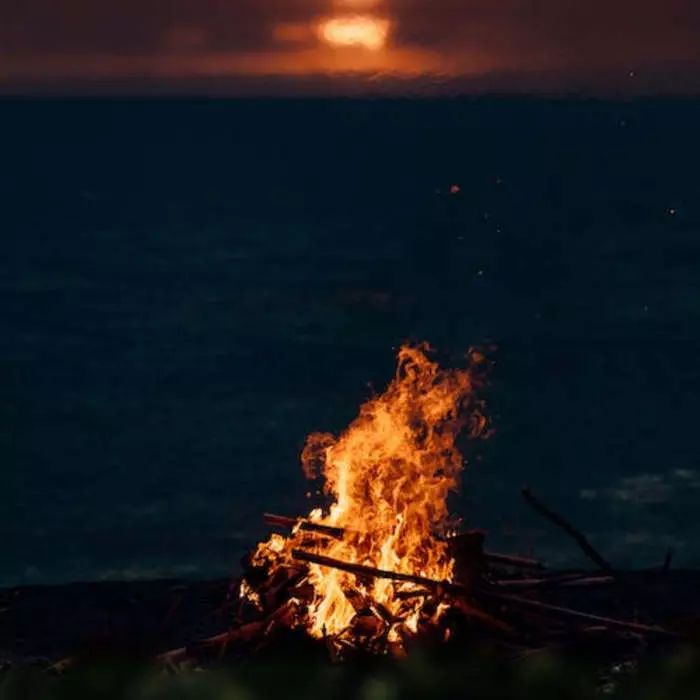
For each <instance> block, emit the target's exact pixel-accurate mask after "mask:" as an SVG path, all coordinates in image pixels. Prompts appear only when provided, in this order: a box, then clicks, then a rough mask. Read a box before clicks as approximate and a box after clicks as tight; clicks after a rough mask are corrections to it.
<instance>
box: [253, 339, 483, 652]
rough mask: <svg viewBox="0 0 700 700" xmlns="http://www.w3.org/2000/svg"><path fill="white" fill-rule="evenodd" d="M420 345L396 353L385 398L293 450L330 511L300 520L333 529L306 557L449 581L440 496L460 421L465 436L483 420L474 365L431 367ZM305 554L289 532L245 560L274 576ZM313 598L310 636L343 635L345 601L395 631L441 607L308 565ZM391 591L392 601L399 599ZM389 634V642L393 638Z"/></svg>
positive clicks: (349, 616) (453, 478)
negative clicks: (384, 615) (378, 615)
mask: <svg viewBox="0 0 700 700" xmlns="http://www.w3.org/2000/svg"><path fill="white" fill-rule="evenodd" d="M428 350H429V348H428V346H427V345H423V346H419V347H402V348H401V350H400V351H399V354H398V369H397V373H396V376H395V378H394V380H393V381H392V382H391V384H390V385H389V387H388V388H387V389H386V391H385V392H384V393H383V394H381V395H378V396H375V397H373V398H372V399H370V400H369V401H368V402H367V403H365V404H364V405H363V406H362V407H361V409H360V413H359V415H358V417H357V418H356V419H355V420H354V421H353V422H352V423H351V424H350V426H349V427H348V429H347V430H346V431H345V432H344V433H343V434H341V435H340V436H339V437H337V438H336V437H334V436H332V435H329V434H320V433H316V434H313V435H311V436H310V437H309V438H308V440H307V443H306V446H305V448H304V451H303V453H302V462H303V466H304V471H305V473H306V475H307V476H308V477H309V478H315V477H316V476H318V475H319V473H320V475H322V476H323V477H324V479H325V486H324V490H325V492H326V494H327V495H328V496H329V498H330V501H331V505H330V507H329V509H328V510H327V511H326V512H325V513H324V512H323V511H321V509H317V510H314V511H312V512H311V513H310V514H309V516H308V520H310V521H312V522H313V523H315V524H319V525H324V526H327V527H330V528H343V530H344V532H345V535H344V536H343V537H341V538H340V539H334V538H331V537H323V536H318V535H317V536H315V537H313V538H312V542H313V547H314V549H313V551H314V552H315V553H316V554H319V555H323V556H328V557H332V558H334V559H337V560H342V561H343V562H348V563H352V564H361V565H365V566H372V567H375V568H379V569H385V570H390V571H392V572H399V573H403V574H410V575H413V576H423V577H428V578H431V579H437V580H448V581H449V580H451V579H452V571H453V564H454V561H453V559H452V557H451V556H450V553H449V552H448V545H447V543H446V542H445V541H444V540H443V539H440V538H436V537H435V534H436V532H437V531H438V530H439V528H440V527H444V526H445V525H446V524H447V518H448V511H447V497H448V494H449V493H450V491H453V490H455V489H456V487H457V485H458V477H459V474H460V472H461V469H462V456H461V454H460V452H459V450H458V449H457V447H456V446H455V439H456V437H457V435H458V433H459V432H460V430H461V428H462V427H464V425H465V424H468V427H469V432H470V433H471V435H472V436H477V435H480V434H483V432H484V427H485V422H486V421H485V419H484V418H483V416H482V415H481V413H480V410H479V407H480V404H479V402H477V401H476V400H475V399H474V395H473V384H474V381H475V377H476V376H477V375H476V373H475V372H474V371H473V370H474V369H475V365H477V364H478V363H479V362H481V361H483V359H484V358H483V356H481V355H479V354H478V353H472V354H471V355H470V359H471V363H472V364H471V366H470V369H468V370H450V371H447V370H441V369H440V368H439V367H438V365H437V363H435V362H433V361H431V360H430V359H429V358H428V356H427V354H426V353H427V351H428ZM302 546H306V547H307V550H308V547H309V533H308V532H305V531H303V530H302V529H301V528H300V527H299V526H297V528H296V529H295V530H294V531H293V533H292V535H291V536H290V537H288V538H286V537H282V536H281V535H273V536H272V537H271V538H270V540H268V541H267V542H265V543H262V544H260V545H259V546H258V548H257V550H256V552H255V554H254V556H253V562H254V563H255V564H257V565H263V564H264V565H267V566H269V567H270V569H271V573H270V575H271V576H272V575H274V572H275V569H276V568H279V567H281V566H292V565H293V564H294V562H293V559H292V550H293V549H295V548H299V547H302ZM308 571H309V573H308V576H307V583H308V584H311V586H312V587H313V592H314V595H313V599H312V601H311V603H310V604H309V605H308V608H305V609H304V611H303V613H301V614H302V617H303V619H300V620H298V621H297V622H298V624H300V625H302V626H304V627H305V628H306V629H307V630H308V631H309V633H310V634H311V635H312V636H315V637H321V636H324V634H325V635H329V636H330V635H336V636H340V635H342V634H347V633H350V630H351V627H352V623H353V620H354V619H355V618H356V614H357V612H356V607H355V606H354V605H353V602H356V601H353V600H352V598H353V594H355V595H357V594H358V593H359V594H360V596H361V597H362V598H363V599H364V600H365V602H369V603H370V604H372V605H377V606H380V607H381V609H382V610H384V611H387V612H388V613H389V615H390V617H391V618H393V619H395V620H399V621H400V624H401V625H402V628H404V629H408V630H413V631H415V630H416V629H417V628H418V625H419V620H421V619H423V620H428V621H432V622H435V621H437V619H438V618H439V617H440V615H441V614H442V612H443V611H444V609H446V607H447V606H444V605H439V606H437V607H436V609H434V610H427V609H426V608H425V606H426V600H425V598H424V597H421V596H414V597H409V596H406V593H408V592H409V591H413V590H416V589H417V588H418V586H417V585H416V584H415V583H413V582H404V581H401V582H397V581H390V580H386V579H375V580H373V581H367V580H362V577H361V576H360V577H358V576H356V575H355V574H353V573H349V572H345V571H340V570H336V569H332V568H328V567H322V566H320V565H318V564H315V563H312V564H310V565H309V569H308ZM399 594H401V595H399ZM397 634H398V633H397V630H396V629H395V628H392V629H391V630H390V633H389V635H388V637H387V638H388V639H389V641H395V640H396V639H397Z"/></svg>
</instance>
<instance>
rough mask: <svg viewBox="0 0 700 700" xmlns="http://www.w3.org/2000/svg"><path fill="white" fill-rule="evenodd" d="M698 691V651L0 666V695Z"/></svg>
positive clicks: (473, 695) (130, 698)
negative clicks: (610, 662) (206, 667)
mask: <svg viewBox="0 0 700 700" xmlns="http://www.w3.org/2000/svg"><path fill="white" fill-rule="evenodd" d="M596 697H611V698H620V699H621V700H700V654H698V652H697V651H695V650H684V651H681V652H679V653H677V654H675V655H674V656H672V657H670V658H666V659H663V660H657V661H653V662H648V663H646V664H645V665H642V666H641V667H640V668H638V669H637V668H636V664H618V665H616V666H612V667H608V668H602V667H594V666H592V665H590V664H584V663H574V662H571V661H564V660H563V659H560V658H557V657H555V656H554V655H552V654H550V653H548V652H545V651H543V652H541V653H534V654H531V655H530V656H528V657H526V658H524V659H522V660H520V661H518V662H511V663H509V664H507V665H504V664H495V663H492V662H489V661H488V660H486V659H484V658H472V659H469V660H467V661H465V660H458V659H457V660H451V661H449V662H445V660H444V659H443V660H441V661H440V662H436V661H435V660H434V659H431V658H430V657H429V656H427V655H420V654H415V655H412V656H411V657H409V658H408V659H406V660H403V661H388V662H385V663H382V662H372V663H371V664H349V665H330V664H321V663H305V662H300V661H298V660H297V661H294V662H287V663H279V662H276V661H272V660H270V661H267V662H261V663H257V664H245V665H241V666H238V667H236V668H220V669H213V670H210V671H199V670H190V671H183V672H180V673H170V672H166V671H164V670H163V669H162V668H157V667H155V666H149V665H146V664H136V663H133V662H125V661H117V660H114V659H112V660H101V661H96V660H92V661H91V662H89V663H85V664H82V665H80V666H78V667H75V668H74V669H72V670H71V671H69V672H67V673H65V674H63V675H61V676H57V675H53V674H50V673H46V672H44V671H41V670H37V669H10V670H6V671H4V672H2V673H0V700H15V699H17V700H82V699H83V698H84V699H85V700H122V699H124V700H166V699H167V700H190V699H191V700H265V699H266V698H274V699H275V700H279V699H280V698H285V699H286V700H287V699H288V700H296V699H297V698H298V699H300V700H302V699H304V698H308V699H309V700H323V698H328V700H422V699H423V698H445V699H449V700H451V699H453V698H454V699H457V698H460V699H465V700H466V699H467V698H469V699H470V700H482V699H483V700H496V699H499V700H508V699H509V698H512V699H513V700H525V699H528V700H530V699H533V698H534V699H536V700H549V699H551V700H585V699H586V698H596Z"/></svg>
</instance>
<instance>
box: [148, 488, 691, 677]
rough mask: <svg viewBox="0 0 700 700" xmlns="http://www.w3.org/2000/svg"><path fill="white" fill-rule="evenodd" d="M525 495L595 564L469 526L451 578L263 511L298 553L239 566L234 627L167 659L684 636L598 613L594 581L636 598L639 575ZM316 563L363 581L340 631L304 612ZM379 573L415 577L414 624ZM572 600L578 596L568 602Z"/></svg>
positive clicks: (643, 645) (634, 648) (623, 649)
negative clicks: (355, 548) (347, 545)
mask: <svg viewBox="0 0 700 700" xmlns="http://www.w3.org/2000/svg"><path fill="white" fill-rule="evenodd" d="M523 496H524V497H525V499H526V501H527V502H528V503H529V504H530V505H531V506H532V507H534V508H535V510H537V511H538V512H539V513H540V515H542V516H544V517H545V518H547V519H548V520H549V521H551V522H553V523H555V524H556V525H557V526H559V527H561V528H563V529H564V530H565V531H566V532H567V533H568V534H569V535H570V536H571V537H573V539H574V540H575V541H576V542H577V544H578V545H579V546H580V548H581V549H582V551H583V552H584V553H585V554H586V555H587V556H588V557H589V558H590V559H591V560H592V561H593V562H594V563H595V565H596V567H597V568H598V569H599V571H598V572H595V573H593V574H592V573H590V572H576V571H568V572H552V571H549V570H548V569H547V568H546V566H545V565H544V564H542V563H540V562H538V561H536V560H533V559H529V558H523V557H518V556H512V555H508V554H500V553H495V552H490V551H488V550H485V549H484V547H483V544H484V535H483V533H482V532H480V531H469V532H463V533H452V534H451V535H449V536H447V541H448V543H449V546H450V548H451V552H452V555H453V556H454V558H455V576H454V580H452V581H436V580H432V579H429V578H425V577H421V576H411V575H407V574H400V573H396V572H391V571H385V570H381V569H377V568H373V567H369V566H361V565H357V564H352V563H348V562H343V561H338V560H336V559H332V558H329V557H327V556H323V555H321V554H318V553H317V552H318V550H319V549H320V548H319V546H318V545H319V542H323V540H324V539H325V538H335V539H337V538H343V537H344V536H345V532H344V531H343V530H342V529H340V528H333V527H328V526H324V525H319V524H316V523H313V522H310V521H307V520H302V519H297V518H288V517H284V516H279V515H272V514H266V515H265V516H264V519H265V522H266V523H267V524H269V525H271V526H273V527H277V528H286V529H288V530H289V529H291V528H294V527H296V528H297V530H300V531H302V532H303V534H304V536H303V537H302V538H301V540H300V546H299V547H298V548H297V549H295V550H294V551H293V553H292V559H293V563H291V564H288V565H285V566H277V567H275V568H274V571H271V570H270V569H269V568H268V567H267V566H265V565H257V566H256V565H254V564H253V563H252V561H253V560H252V557H247V558H245V559H244V572H243V575H242V577H241V579H240V580H239V582H238V584H237V586H236V588H235V590H234V591H232V593H231V601H230V605H231V615H232V617H233V624H232V626H231V628H230V629H229V630H227V631H225V632H223V633H222V634H219V635H216V636H214V637H211V638H209V639H206V640H204V641H203V642H201V643H199V644H196V645H194V646H191V647H183V648H180V649H176V650H173V651H170V652H167V653H166V654H163V655H161V657H160V660H161V661H163V662H164V663H166V664H168V665H170V666H175V667H178V668H179V667H180V666H181V665H182V664H183V663H184V664H185V665H188V664H189V665H191V664H196V665H201V664H202V663H205V662H206V661H207V660H211V659H212V658H218V659H221V658H241V657H243V658H251V657H253V658H254V657H256V656H257V655H260V654H264V653H266V652H269V651H271V650H276V651H282V653H284V652H285V650H288V651H290V652H293V651H294V650H299V649H300V648H301V647H303V648H304V649H305V653H308V652H309V650H312V649H313V650H315V651H316V652H319V653H323V654H324V655H326V656H330V658H331V659H332V660H333V661H339V660H344V659H350V658H354V657H358V656H363V655H387V654H388V655H392V656H396V657H400V656H403V655H405V654H406V653H408V652H410V651H411V649H412V648H415V647H436V646H440V647H445V648H447V647H451V648H453V649H454V648H455V647H457V648H462V649H465V648H473V647H474V645H480V646H486V647H488V648H490V649H491V650H496V651H497V653H498V654H499V655H501V656H504V657H506V658H520V657H522V656H526V655H528V654H529V653H531V652H533V651H536V650H541V649H543V648H547V649H555V650H559V651H562V652H566V651H567V650H568V651H573V652H574V653H577V654H578V653H580V652H581V651H594V652H595V653H596V654H597V655H599V656H601V655H602V656H608V657H610V658H611V659H612V658H614V659H615V660H624V659H625V658H636V657H637V656H638V655H639V653H640V650H643V649H648V648H649V647H657V648H658V647H659V646H661V647H667V646H668V645H673V644H676V643H678V642H679V641H683V635H682V634H680V633H678V632H676V631H673V630H671V629H667V628H664V627H662V626H660V625H659V624H655V621H654V620H653V619H648V616H647V619H644V615H643V614H642V615H641V620H640V619H639V617H640V613H639V609H638V608H637V607H635V613H636V615H637V617H638V619H620V618H619V617H618V616H616V615H612V616H611V615H608V614H600V611H599V610H597V609H596V603H595V598H596V596H595V592H596V591H599V590H600V589H603V588H611V587H612V588H616V589H617V591H618V593H619V595H618V596H617V599H618V600H624V601H626V602H627V603H628V604H629V603H632V602H634V601H635V596H636V594H637V592H638V591H636V590H635V585H636V584H635V585H633V584H630V582H629V580H626V579H625V576H624V575H622V574H618V573H617V572H616V571H615V570H614V569H613V568H612V566H611V565H610V564H609V563H608V562H607V561H606V560H605V559H603V557H602V556H601V555H600V554H599V553H598V552H597V551H596V550H595V549H594V548H593V547H592V546H591V545H590V543H589V542H588V541H587V540H586V538H585V537H584V536H583V535H582V534H581V533H579V532H578V531H577V530H576V529H575V528H574V527H573V526H572V525H571V524H570V523H569V522H568V521H566V520H565V519H564V518H562V517H561V516H559V515H557V514H556V513H554V512H552V511H551V510H550V509H549V508H547V507H546V506H544V505H543V504H542V503H541V502H540V501H539V500H538V499H537V498H535V496H534V495H533V494H532V493H531V492H530V491H529V490H524V491H523ZM314 550H316V551H314ZM310 564H316V565H319V566H322V567H328V568H332V569H339V570H342V571H345V572H348V573H349V574H351V575H352V576H351V577H349V578H350V579H354V580H355V581H356V582H357V584H358V585H357V587H356V588H355V587H352V586H349V587H348V589H347V590H346V591H344V592H345V595H346V597H347V598H348V600H349V601H350V602H351V604H352V605H353V607H354V609H355V611H356V615H355V617H354V619H353V621H352V623H351V625H350V627H349V628H348V629H346V630H345V631H344V632H343V633H342V634H340V635H335V636H326V637H325V638H324V639H322V640H312V639H311V637H310V636H309V635H308V634H307V633H306V631H305V628H304V627H305V623H304V620H305V614H306V613H305V611H306V609H307V607H308V605H309V603H310V602H311V601H312V600H313V596H314V589H313V587H312V586H311V585H310V584H309V583H308V581H307V577H308V573H309V565H310ZM669 564H670V554H669V556H667V558H666V561H665V563H664V565H663V567H661V569H660V572H661V573H663V571H665V570H668V567H669ZM377 578H382V579H390V580H392V581H395V582H396V583H397V585H400V584H405V583H410V584H411V586H410V587H409V588H410V589H411V590H410V591H406V590H404V591H402V592H399V593H397V596H399V597H400V596H402V595H403V596H406V598H409V597H416V596H418V597H421V599H422V600H423V603H424V604H423V605H422V607H421V619H420V620H419V623H418V626H417V630H415V629H413V630H411V629H409V626H408V625H407V624H406V621H405V620H402V619H396V618H394V617H393V616H392V614H391V612H390V611H389V610H387V609H385V608H384V607H383V606H382V605H380V604H378V603H376V602H375V601H374V600H372V599H370V598H369V597H368V596H366V595H363V594H362V593H361V589H364V590H367V586H366V585H364V586H363V585H360V584H368V583H371V582H372V581H373V580H375V579H377ZM402 587H403V588H404V589H405V588H406V586H402ZM608 598H610V596H608ZM572 599H573V600H574V601H579V602H581V603H582V605H581V606H580V607H579V606H577V607H572V606H570V605H563V604H561V601H562V600H564V601H567V600H572ZM613 599H615V597H613ZM586 601H588V604H586ZM438 606H441V608H442V610H443V612H442V614H441V615H439V616H437V615H435V612H436V611H437V610H438ZM642 607H643V606H642ZM581 608H583V609H581ZM300 645H301V646H300Z"/></svg>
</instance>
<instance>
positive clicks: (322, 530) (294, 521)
mask: <svg viewBox="0 0 700 700" xmlns="http://www.w3.org/2000/svg"><path fill="white" fill-rule="evenodd" d="M263 521H264V522H265V523H267V524H268V525H274V526H277V527H288V528H293V527H296V526H297V525H299V529H300V530H304V531H305V532H318V533H319V534H321V535H327V536H328V537H332V538H334V539H336V540H342V539H343V537H344V536H345V534H346V533H347V530H345V529H344V528H342V527H333V526H331V525H321V524H320V523H313V522H311V521H309V520H304V519H303V518H290V517H288V516H286V515H276V514H274V513H264V514H263ZM484 558H485V559H486V560H487V561H490V562H493V563H494V564H502V565H504V566H514V567H518V568H523V569H544V568H546V567H545V565H544V564H542V562H539V561H536V560H535V559H528V558H527V557H518V556H515V555H513V554H501V553H500V552H484Z"/></svg>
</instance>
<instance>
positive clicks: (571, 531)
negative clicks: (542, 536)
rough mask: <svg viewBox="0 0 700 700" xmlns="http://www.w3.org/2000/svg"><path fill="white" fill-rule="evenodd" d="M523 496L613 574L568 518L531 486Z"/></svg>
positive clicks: (603, 568)
mask: <svg viewBox="0 0 700 700" xmlns="http://www.w3.org/2000/svg"><path fill="white" fill-rule="evenodd" d="M522 494H523V498H524V499H525V500H526V501H527V502H528V503H529V504H530V505H531V506H532V507H533V508H534V509H535V510H536V511H537V512H538V513H539V514H540V515H542V516H543V517H545V518H547V520H550V521H551V522H553V523H554V524H555V525H557V526H558V527H560V528H561V529H562V530H564V532H566V533H567V534H568V535H569V536H570V537H572V538H573V539H574V540H575V541H576V543H577V544H578V546H579V547H580V548H581V550H582V551H583V553H584V554H585V555H586V556H587V557H588V558H589V559H591V560H592V561H594V562H595V563H596V565H597V566H598V567H599V568H600V569H601V570H602V571H603V572H604V573H606V574H612V572H613V571H612V567H611V566H610V564H609V563H608V562H607V561H606V560H605V559H604V558H603V557H602V556H601V555H600V554H599V553H598V552H597V551H596V550H595V549H594V548H593V546H592V545H591V543H590V542H589V541H588V540H587V539H586V537H585V536H584V535H583V534H582V533H581V532H579V531H578V530H577V529H576V528H575V527H574V526H573V525H572V524H571V523H570V522H569V521H568V520H566V519H565V518H563V517H562V516H561V515H558V514H557V513H555V512H554V511H552V510H550V509H549V508H548V507H547V506H545V505H544V504H543V503H542V502H541V501H540V500H539V499H538V498H535V496H534V495H533V494H532V492H531V491H530V489H529V488H524V489H523V490H522Z"/></svg>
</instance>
